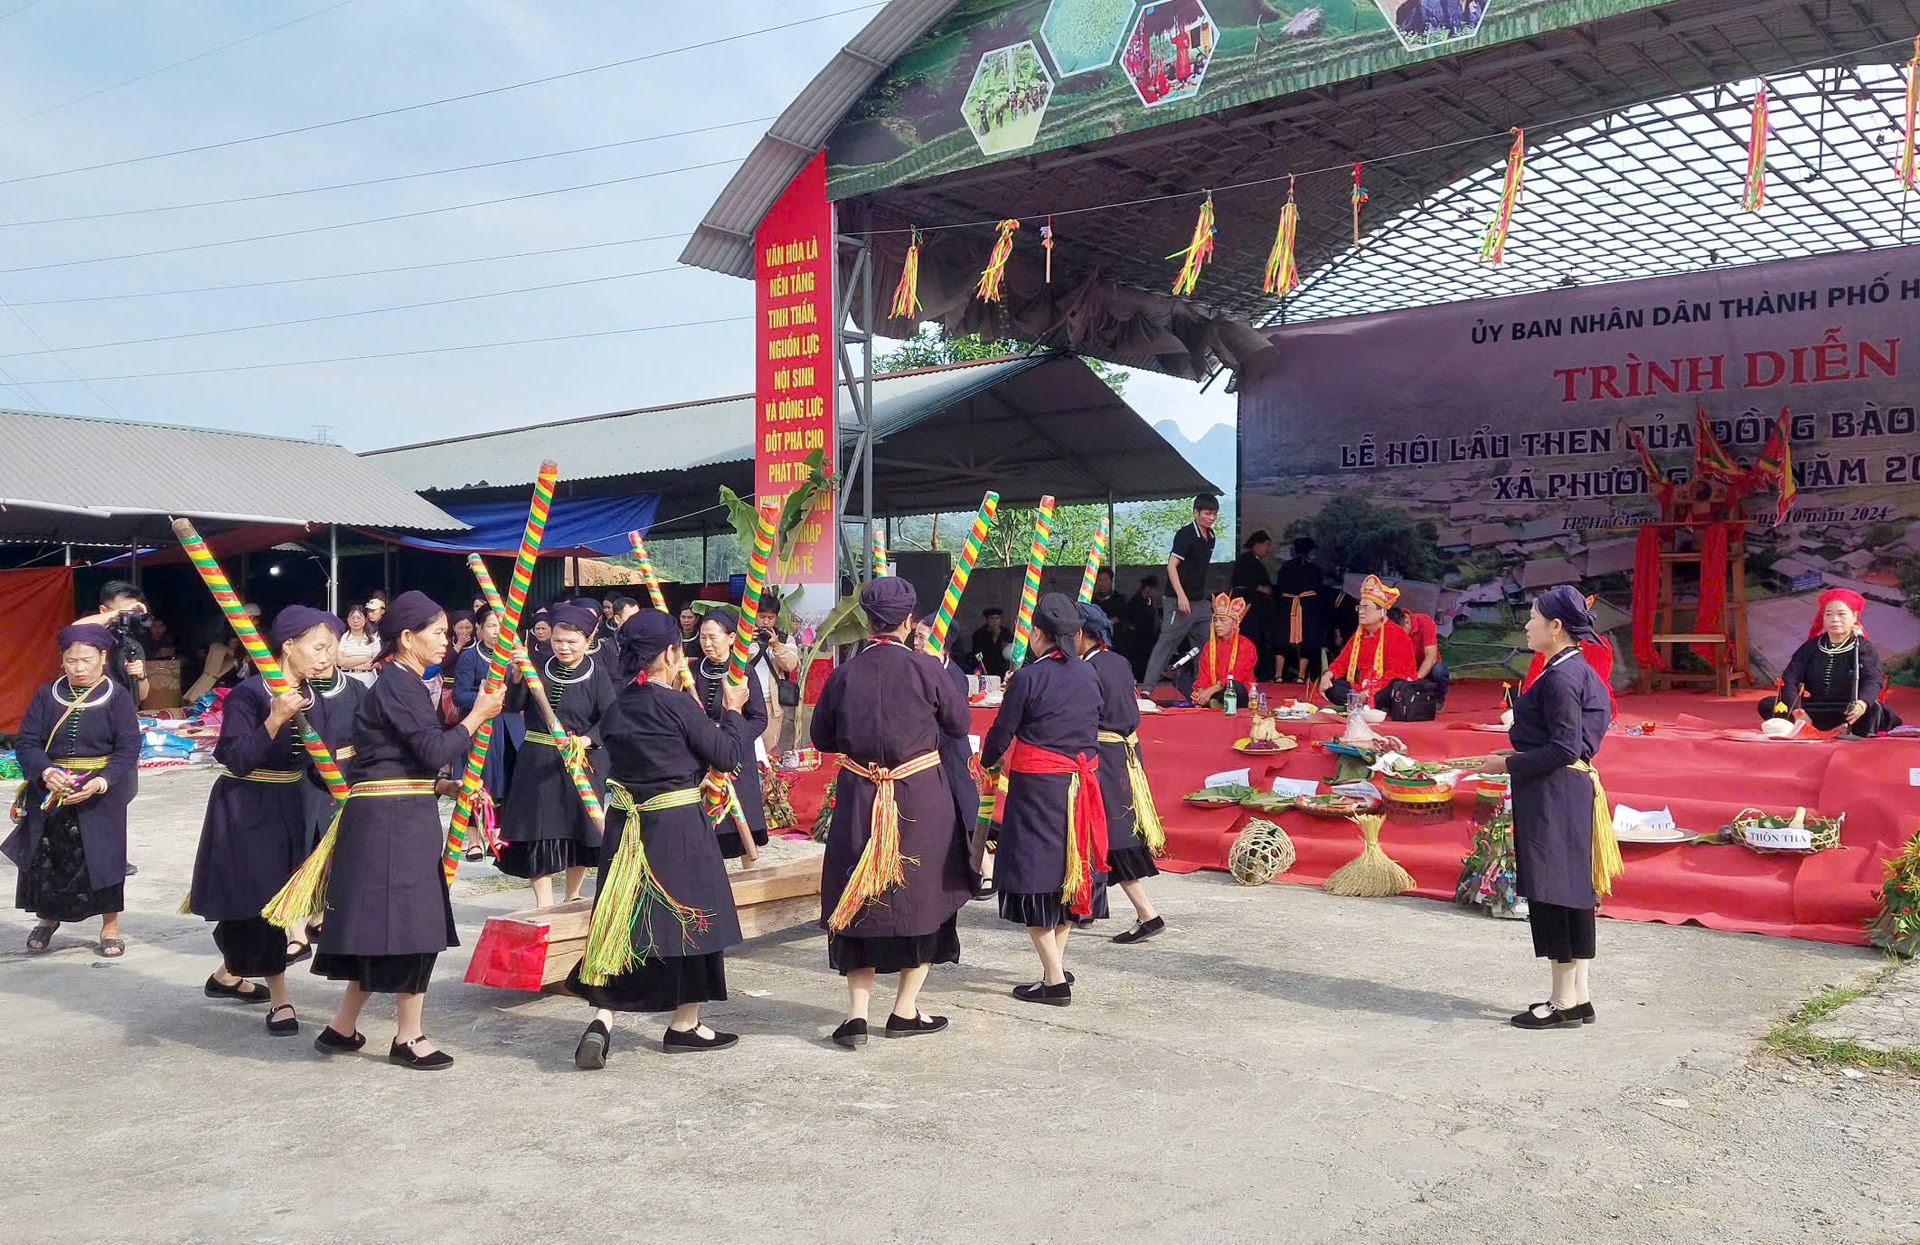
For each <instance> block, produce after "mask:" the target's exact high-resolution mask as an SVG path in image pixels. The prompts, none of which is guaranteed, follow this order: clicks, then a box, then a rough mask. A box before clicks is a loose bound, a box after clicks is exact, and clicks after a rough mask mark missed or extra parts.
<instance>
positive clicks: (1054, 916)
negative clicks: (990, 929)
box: [999, 875, 1107, 929]
mask: <svg viewBox="0 0 1920 1245" xmlns="http://www.w3.org/2000/svg"><path fill="white" fill-rule="evenodd" d="M1096 878H1097V879H1098V880H1096V881H1095V883H1094V887H1093V903H1092V905H1091V906H1092V912H1091V913H1090V914H1089V915H1087V916H1084V917H1082V916H1075V915H1074V914H1073V912H1072V911H1070V910H1069V909H1068V907H1067V905H1066V904H1065V903H1063V902H1061V899H1060V894H1059V892H1058V891H1050V892H1048V893H1046V894H1044V895H1028V894H1021V893H1019V892H1018V891H1001V892H999V898H1000V918H1001V919H1002V920H1004V921H1012V922H1013V923H1014V924H1015V925H1024V926H1026V927H1027V928H1028V929H1052V928H1053V927H1054V926H1056V925H1086V924H1091V923H1092V922H1094V921H1104V920H1106V919H1107V888H1106V885H1105V875H1096Z"/></svg>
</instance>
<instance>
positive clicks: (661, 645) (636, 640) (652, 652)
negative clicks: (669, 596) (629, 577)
mask: <svg viewBox="0 0 1920 1245" xmlns="http://www.w3.org/2000/svg"><path fill="white" fill-rule="evenodd" d="M678 643H680V623H679V622H678V621H677V620H676V619H675V618H674V617H673V615H671V614H668V613H665V612H664V611H661V610H641V611H640V612H639V613H638V614H635V615H634V616H633V617H632V618H629V619H627V621H626V622H625V623H623V624H621V627H620V677H621V678H622V679H623V680H626V681H628V682H631V681H633V680H634V679H636V678H638V677H639V676H640V672H641V671H643V670H645V669H646V668H647V667H648V666H651V665H652V664H653V659H654V658H656V657H658V656H659V655H660V654H662V653H664V652H666V651H667V650H668V649H669V648H671V647H673V646H674V645H676V644H678Z"/></svg>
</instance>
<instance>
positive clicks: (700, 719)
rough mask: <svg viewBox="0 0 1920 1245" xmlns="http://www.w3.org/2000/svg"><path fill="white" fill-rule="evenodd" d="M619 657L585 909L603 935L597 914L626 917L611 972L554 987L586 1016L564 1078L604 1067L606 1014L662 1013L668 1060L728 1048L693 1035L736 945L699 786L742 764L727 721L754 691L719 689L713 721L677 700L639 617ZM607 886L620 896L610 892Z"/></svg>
mask: <svg viewBox="0 0 1920 1245" xmlns="http://www.w3.org/2000/svg"><path fill="white" fill-rule="evenodd" d="M619 645H620V655H621V671H622V673H623V674H625V675H626V676H627V679H626V684H625V686H623V687H622V688H621V689H620V695H619V698H618V699H617V700H615V702H614V705H613V708H612V709H611V710H610V711H609V712H608V713H607V716H606V720H605V722H604V723H603V725H602V727H601V733H602V736H603V737H604V739H605V740H606V747H607V765H608V775H609V776H608V781H607V791H608V801H607V835H606V842H605V843H604V844H603V845H602V848H601V865H600V884H599V886H598V887H597V888H596V891H595V895H594V904H595V909H596V911H595V915H596V917H600V918H603V923H604V920H605V918H606V914H605V913H604V912H602V911H600V907H601V905H607V904H614V905H620V906H622V907H623V908H624V909H625V910H629V911H632V912H633V916H632V918H631V920H630V922H629V923H626V924H625V926H624V928H622V929H619V930H617V931H616V933H617V935H618V938H619V947H618V953H617V958H618V959H619V960H620V961H621V963H620V964H619V965H618V966H617V968H616V969H614V970H612V971H605V972H602V971H596V969H597V968H598V966H597V965H596V964H590V963H588V961H587V960H586V959H583V960H582V961H581V963H580V964H579V966H577V967H576V968H575V969H574V970H573V974H572V976H570V977H568V978H567V988H568V989H569V990H572V991H573V993H574V994H576V995H578V996H580V997H581V998H583V999H585V1000H586V1001H587V1002H589V1003H591V1004H592V1005H593V1007H594V1009H595V1010H594V1017H593V1021H592V1023H590V1024H589V1025H588V1026H587V1031H586V1033H584V1034H582V1035H581V1038H580V1044H579V1045H578V1046H577V1047H575V1048H574V1052H573V1062H574V1065H575V1066H576V1067H579V1068H584V1069H589V1070H591V1069H596V1068H603V1067H605V1066H606V1062H607V1049H608V1047H609V1046H611V1045H612V1042H613V1014H614V1013H615V1012H666V1011H670V1012H672V1013H673V1017H672V1019H671V1020H670V1021H668V1024H667V1031H666V1033H665V1034H664V1035H663V1036H662V1038H661V1044H662V1046H663V1047H664V1049H665V1050H666V1051H668V1052H669V1053H673V1052H679V1051H703V1050H720V1049H723V1048H725V1047H728V1046H732V1045H733V1044H734V1043H735V1042H737V1041H739V1036H738V1035H737V1034H733V1033H722V1032H718V1031H716V1030H714V1029H711V1028H708V1027H707V1026H706V1025H703V1024H701V1023H700V1005H701V1004H702V1003H710V1002H712V1003H718V1002H725V1001H726V997H727V972H726V958H727V957H726V949H727V948H728V947H731V946H733V945H735V944H736V943H738V942H739V941H740V918H739V916H738V915H737V914H736V913H735V911H734V907H733V886H732V884H731V883H730V882H728V880H727V862H726V861H725V859H724V858H722V856H721V855H720V843H719V840H717V839H716V838H715V837H714V833H713V827H712V826H710V825H708V824H707V819H706V815H705V813H703V812H702V811H701V807H700V780H701V779H702V778H703V777H705V775H706V772H707V770H709V769H718V770H727V769H732V768H733V767H734V766H736V765H739V764H740V763H741V761H742V759H744V758H746V757H750V756H752V755H753V741H754V739H755V738H756V736H757V732H756V731H755V730H754V728H753V726H752V725H751V724H749V723H748V722H747V721H746V719H744V718H742V717H741V716H740V709H741V707H742V706H743V705H745V704H746V700H747V689H748V688H749V687H751V686H753V680H751V679H749V680H748V681H747V682H746V683H745V684H743V685H742V686H740V687H726V686H724V685H723V686H722V688H721V690H720V693H719V701H718V704H719V705H720V720H719V721H718V722H715V721H713V720H712V719H710V718H709V717H708V716H707V714H706V713H705V712H704V711H703V710H702V709H701V707H700V706H699V705H697V704H695V703H694V701H693V699H692V698H691V697H689V696H688V695H687V694H686V692H685V691H683V690H681V687H680V676H681V674H682V672H683V671H685V669H686V657H685V655H684V653H683V652H682V650H681V647H680V625H679V624H678V623H677V622H675V621H674V620H673V618H672V617H671V616H670V615H668V614H666V613H664V612H662V611H660V610H641V611H640V612H639V613H637V614H635V615H634V616H633V617H632V618H630V619H628V620H627V622H626V624H625V625H624V626H622V627H621V628H620V636H619ZM627 835H634V836H636V837H637V838H638V840H639V847H640V849H641V850H640V852H637V853H636V852H634V851H633V849H632V845H629V846H628V850H627V851H626V852H622V850H621V848H622V845H623V841H624V839H625V838H626V836H627ZM635 865H638V866H642V867H640V868H638V869H635V868H632V867H630V866H635ZM620 876H624V877H625V878H626V879H627V889H626V891H625V893H618V888H617V887H616V885H615V881H614V880H615V878H616V877H620ZM627 930H630V931H631V932H630V933H628V932H626V931H627ZM591 942H592V940H591V939H590V940H589V945H590V946H591ZM589 958H592V957H591V956H590V957H589Z"/></svg>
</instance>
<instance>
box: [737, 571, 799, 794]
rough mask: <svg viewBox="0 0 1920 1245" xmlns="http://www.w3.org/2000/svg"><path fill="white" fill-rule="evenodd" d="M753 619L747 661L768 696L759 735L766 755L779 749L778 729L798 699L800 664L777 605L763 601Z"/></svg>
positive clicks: (780, 729)
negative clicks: (764, 725)
mask: <svg viewBox="0 0 1920 1245" xmlns="http://www.w3.org/2000/svg"><path fill="white" fill-rule="evenodd" d="M753 622H754V627H753V644H752V646H751V647H750V648H748V650H747V653H748V663H749V669H751V670H753V672H754V674H755V675H756V676H757V677H758V678H759V680H760V690H761V692H762V693H763V694H764V695H765V696H766V698H767V729H766V731H765V732H764V733H763V734H762V735H761V739H762V741H763V742H764V743H765V744H766V748H767V755H768V756H773V755H775V754H777V753H778V752H779V751H780V732H781V731H782V729H784V728H785V726H786V724H787V710H788V709H791V708H794V707H796V706H798V705H799V703H800V685H799V684H798V683H796V682H794V681H793V679H794V672H795V671H797V670H799V668H800V650H799V649H797V648H795V647H794V646H793V637H792V636H790V635H787V634H786V633H784V632H782V631H781V630H780V607H779V606H778V605H775V604H774V603H773V602H771V601H762V602H761V603H760V612H759V613H758V614H757V615H756V616H755V617H754V620H753ZM796 746H798V745H796Z"/></svg>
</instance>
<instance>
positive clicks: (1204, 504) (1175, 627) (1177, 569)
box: [1140, 493, 1220, 696]
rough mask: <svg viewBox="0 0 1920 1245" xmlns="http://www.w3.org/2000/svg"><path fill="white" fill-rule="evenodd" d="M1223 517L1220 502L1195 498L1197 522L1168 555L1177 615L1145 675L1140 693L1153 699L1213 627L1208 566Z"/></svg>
mask: <svg viewBox="0 0 1920 1245" xmlns="http://www.w3.org/2000/svg"><path fill="white" fill-rule="evenodd" d="M1219 518H1220V499H1219V498H1217V497H1215V496H1214V495H1213V494H1211V493H1202V494H1200V495H1199V496H1198V497H1196V498H1194V499H1193V522H1191V523H1189V524H1187V525H1186V526H1185V527H1183V528H1181V529H1180V530H1179V531H1177V532H1175V533H1174V534H1173V552H1171V553H1169V554H1168V555H1167V585H1168V586H1169V587H1170V588H1172V589H1173V613H1172V614H1171V615H1169V616H1168V617H1167V619H1166V622H1165V624H1164V625H1163V626H1162V627H1161V628H1160V638H1159V639H1158V640H1155V641H1154V644H1153V655H1152V656H1151V657H1149V658H1147V670H1146V673H1145V674H1144V675H1143V676H1141V681H1140V694H1141V695H1142V696H1152V695H1153V689H1154V687H1155V686H1157V685H1158V684H1159V682H1160V676H1161V675H1162V674H1164V673H1166V668H1167V662H1168V661H1170V660H1171V659H1172V657H1173V654H1174V652H1175V650H1177V649H1178V648H1179V647H1180V646H1181V645H1182V644H1183V643H1187V642H1191V643H1193V644H1199V643H1200V642H1201V641H1202V640H1204V639H1205V638H1206V636H1207V632H1208V629H1209V628H1211V627H1212V625H1213V605H1212V598H1210V597H1209V596H1208V595H1207V566H1208V565H1209V564H1210V563H1211V562H1212V561H1213V525H1214V523H1215V521H1216V520H1218V519H1219Z"/></svg>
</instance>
